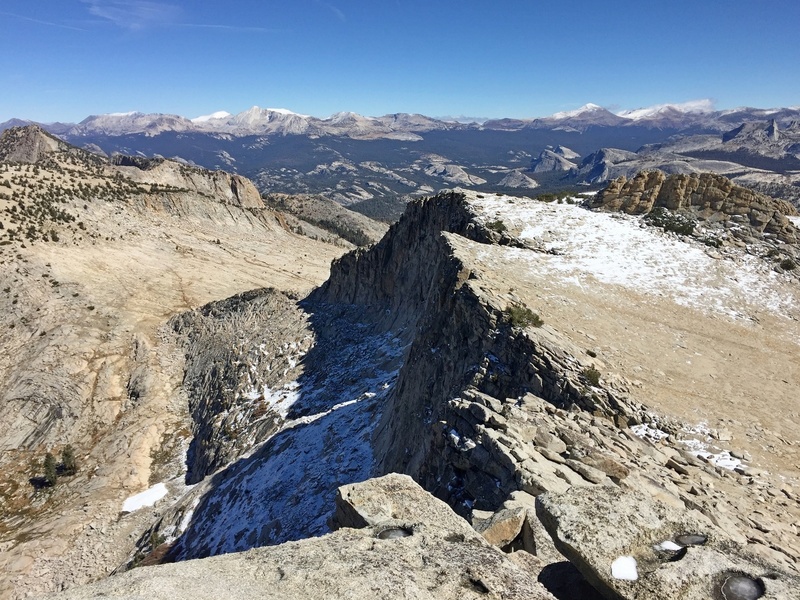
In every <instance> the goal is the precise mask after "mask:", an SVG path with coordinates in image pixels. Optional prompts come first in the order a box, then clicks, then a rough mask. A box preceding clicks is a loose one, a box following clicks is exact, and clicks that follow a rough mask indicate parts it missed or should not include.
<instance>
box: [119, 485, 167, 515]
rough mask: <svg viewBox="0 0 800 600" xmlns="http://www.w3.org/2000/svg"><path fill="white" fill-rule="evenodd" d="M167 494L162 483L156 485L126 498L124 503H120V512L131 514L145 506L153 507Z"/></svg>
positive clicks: (165, 487)
mask: <svg viewBox="0 0 800 600" xmlns="http://www.w3.org/2000/svg"><path fill="white" fill-rule="evenodd" d="M167 493H168V492H167V486H166V485H164V484H163V483H157V484H155V485H154V486H153V487H151V488H148V489H146V490H145V491H143V492H141V493H139V494H136V495H135V496H131V497H130V498H127V499H126V500H125V502H123V503H122V512H133V511H135V510H139V509H140V508H143V507H145V506H153V505H154V504H155V503H156V502H158V501H159V500H161V499H162V498H163V497H164V496H166V495H167Z"/></svg>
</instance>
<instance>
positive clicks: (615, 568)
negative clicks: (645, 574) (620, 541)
mask: <svg viewBox="0 0 800 600" xmlns="http://www.w3.org/2000/svg"><path fill="white" fill-rule="evenodd" d="M611 576H612V577H613V578H614V579H622V580H623V581H636V580H637V579H639V573H638V571H637V570H636V559H635V558H633V557H632V556H620V557H619V558H618V559H617V560H615V561H614V562H613V563H611Z"/></svg>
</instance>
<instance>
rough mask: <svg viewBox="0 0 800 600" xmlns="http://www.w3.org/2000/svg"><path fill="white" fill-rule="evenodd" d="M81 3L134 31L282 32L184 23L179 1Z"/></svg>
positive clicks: (96, 0)
mask: <svg viewBox="0 0 800 600" xmlns="http://www.w3.org/2000/svg"><path fill="white" fill-rule="evenodd" d="M81 2H83V3H84V4H86V5H87V6H88V7H89V12H90V13H91V14H92V15H94V16H96V17H100V18H102V19H105V20H107V21H110V22H112V23H113V24H114V25H117V26H118V27H121V28H123V29H130V30H133V31H136V30H141V29H148V28H151V27H181V28H186V29H209V30H214V31H222V32H226V31H227V32H244V33H247V32H250V33H278V31H279V30H277V29H270V28H267V27H254V26H247V25H224V24H218V23H186V22H182V20H181V19H182V17H184V11H183V9H182V8H181V7H180V6H177V5H175V4H167V3H165V2H152V1H151V0H81Z"/></svg>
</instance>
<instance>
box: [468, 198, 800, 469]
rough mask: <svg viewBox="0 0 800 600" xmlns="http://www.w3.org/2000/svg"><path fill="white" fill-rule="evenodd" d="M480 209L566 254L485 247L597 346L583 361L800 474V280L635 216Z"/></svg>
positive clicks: (534, 302) (504, 284)
mask: <svg viewBox="0 0 800 600" xmlns="http://www.w3.org/2000/svg"><path fill="white" fill-rule="evenodd" d="M479 205H480V206H481V207H482V208H481V210H483V211H484V213H485V214H486V218H487V220H488V219H496V218H498V217H500V218H503V219H505V221H506V222H507V223H508V224H509V225H511V227H512V228H513V230H515V232H516V233H518V234H522V235H523V237H527V238H528V239H529V240H531V241H533V242H536V243H540V244H541V246H542V247H543V248H545V249H547V250H556V252H555V253H553V254H548V253H543V252H535V251H532V250H526V249H509V248H501V247H486V246H478V245H474V246H473V248H474V251H475V253H476V259H477V260H478V262H479V264H481V265H483V266H484V267H485V269H486V270H485V272H484V273H485V275H484V276H486V277H488V278H490V280H491V282H492V283H491V285H492V287H495V289H496V290H497V291H498V292H501V293H502V292H503V291H504V290H505V291H507V293H509V294H510V296H512V297H514V296H515V297H517V298H518V299H520V300H522V301H523V302H524V303H525V304H526V305H528V306H529V307H530V308H531V309H532V310H534V311H535V312H537V313H538V314H539V315H540V316H541V317H542V318H543V319H544V321H545V323H546V324H547V325H549V326H551V327H553V328H554V329H556V330H557V331H559V332H560V333H562V334H564V335H565V336H566V337H568V338H569V339H570V340H571V341H572V342H573V343H575V344H576V345H577V346H578V347H579V348H583V349H584V350H586V351H591V352H593V353H595V354H596V355H597V356H596V357H592V356H590V355H589V354H584V355H583V356H580V357H578V358H580V359H581V360H582V361H583V362H585V363H586V364H592V363H594V364H595V365H596V367H597V369H598V370H600V372H601V373H602V374H603V376H604V377H606V378H616V380H617V381H618V382H619V383H620V384H621V385H623V386H624V387H626V388H627V389H628V390H629V391H630V394H631V396H633V397H634V398H635V399H637V400H639V401H640V402H642V403H644V404H645V405H647V406H649V407H651V408H652V409H653V410H654V411H655V412H656V413H659V414H663V415H668V416H672V417H676V418H678V419H680V420H681V421H683V422H685V423H686V424H687V425H689V426H696V425H699V424H705V425H706V426H708V427H709V428H711V429H712V430H713V429H716V430H720V431H722V430H727V431H728V432H729V433H730V434H731V439H730V440H719V441H717V442H716V444H717V445H718V446H719V447H720V448H723V449H726V450H734V451H739V452H744V451H746V452H749V453H750V454H751V455H752V457H753V461H752V465H754V466H757V467H759V468H762V469H766V470H768V471H771V472H774V473H775V474H776V475H779V476H780V475H785V476H789V477H794V478H797V477H800V466H798V465H800V460H799V459H800V455H799V452H800V433H798V432H799V431H800V396H798V389H800V320H798V319H799V318H800V309H798V307H800V287H799V286H798V284H797V280H796V279H793V278H791V277H788V276H778V275H776V274H775V273H774V272H772V271H770V270H769V268H768V267H766V266H765V265H763V264H762V263H761V262H759V259H755V258H753V257H751V256H745V255H743V254H732V255H730V256H727V257H722V256H721V255H719V254H717V253H714V252H707V249H706V248H704V247H703V246H701V245H699V244H696V243H694V242H687V241H682V240H680V239H678V238H676V237H675V236H673V235H665V234H663V233H662V232H660V231H654V230H652V229H650V228H648V229H647V230H643V229H641V228H640V227H639V224H638V221H637V220H636V219H633V218H622V219H620V217H619V216H618V215H608V214H604V213H591V212H589V211H585V210H584V209H581V208H578V207H574V206H568V205H555V204H553V205H542V204H541V203H538V202H535V201H529V202H527V203H524V202H521V201H514V203H512V202H509V200H508V199H500V198H492V199H491V200H489V199H486V200H484V201H483V202H482V203H479ZM617 228H619V231H617ZM639 236H641V243H640V244H639V243H637V239H638V237H639ZM620 378H621V379H620ZM722 437H727V435H725V434H724V433H723V435H722Z"/></svg>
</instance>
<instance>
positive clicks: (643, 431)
mask: <svg viewBox="0 0 800 600" xmlns="http://www.w3.org/2000/svg"><path fill="white" fill-rule="evenodd" d="M631 431H632V432H633V435H635V436H637V437H640V438H645V439H648V440H650V441H652V442H660V441H661V440H663V439H665V438H668V437H669V434H668V433H667V432H666V431H661V430H660V429H657V428H655V427H650V426H649V425H645V424H644V423H642V424H641V425H634V426H633V427H631Z"/></svg>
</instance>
